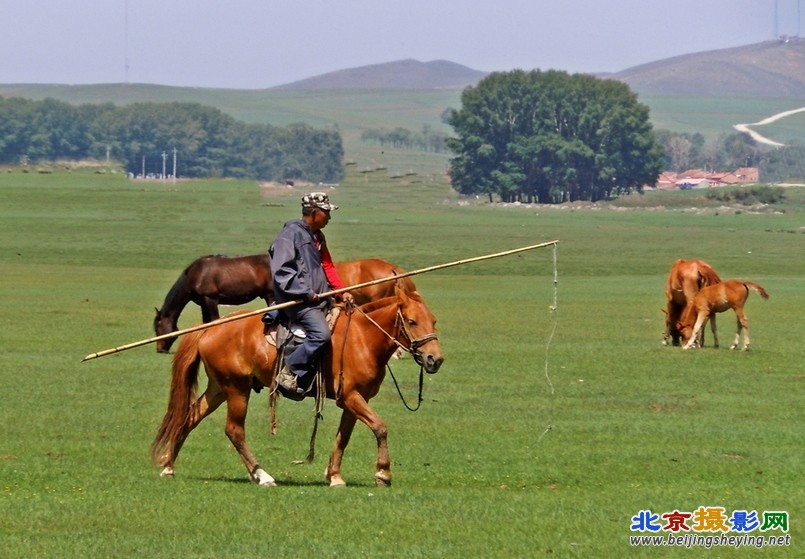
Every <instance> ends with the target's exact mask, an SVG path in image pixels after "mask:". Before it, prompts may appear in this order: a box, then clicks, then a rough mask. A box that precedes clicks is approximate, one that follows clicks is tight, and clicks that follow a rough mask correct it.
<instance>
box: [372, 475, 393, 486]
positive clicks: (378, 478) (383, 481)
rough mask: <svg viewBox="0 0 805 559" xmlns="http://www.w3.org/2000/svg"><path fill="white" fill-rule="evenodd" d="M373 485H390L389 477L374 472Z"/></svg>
mask: <svg viewBox="0 0 805 559" xmlns="http://www.w3.org/2000/svg"><path fill="white" fill-rule="evenodd" d="M375 485H376V486H377V487H391V478H386V477H384V476H382V475H380V474H375Z"/></svg>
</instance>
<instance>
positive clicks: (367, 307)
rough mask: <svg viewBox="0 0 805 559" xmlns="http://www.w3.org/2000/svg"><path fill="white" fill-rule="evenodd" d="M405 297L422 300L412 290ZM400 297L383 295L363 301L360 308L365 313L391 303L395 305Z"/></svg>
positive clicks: (416, 292) (417, 293)
mask: <svg viewBox="0 0 805 559" xmlns="http://www.w3.org/2000/svg"><path fill="white" fill-rule="evenodd" d="M406 296H407V297H410V298H411V299H414V300H415V301H419V302H422V296H421V295H420V294H419V292H418V291H412V292H411V293H406ZM399 300H400V298H399V297H398V296H397V295H389V296H388V297H383V298H382V299H377V300H375V301H369V302H368V303H364V304H363V305H361V306H360V309H361V310H362V311H363V312H365V313H367V314H368V313H371V312H374V311H376V310H379V309H384V308H386V307H389V306H391V305H396V304H397V302H398V301H399Z"/></svg>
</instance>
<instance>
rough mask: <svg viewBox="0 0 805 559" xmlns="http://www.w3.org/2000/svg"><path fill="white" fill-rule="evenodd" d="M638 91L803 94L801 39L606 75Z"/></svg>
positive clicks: (804, 66)
mask: <svg viewBox="0 0 805 559" xmlns="http://www.w3.org/2000/svg"><path fill="white" fill-rule="evenodd" d="M607 77H609V78H614V79H617V80H620V81H623V82H626V83H627V84H629V87H631V88H632V89H633V90H634V91H636V92H638V93H639V94H641V95H696V96H707V95H714V96H715V95H718V96H721V95H730V96H731V95H735V96H751V97H796V98H800V99H803V98H805V39H798V38H791V39H789V40H788V41H766V42H763V43H756V44H753V45H747V46H743V47H734V48H729V49H722V50H713V51H707V52H699V53H695V54H686V55H683V56H676V57H674V58H667V59H665V60H658V61H656V62H651V63H648V64H642V65H640V66H635V67H633V68H629V69H626V70H623V71H621V72H617V73H614V74H609V75H608V76H607Z"/></svg>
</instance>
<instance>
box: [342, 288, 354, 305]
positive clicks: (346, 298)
mask: <svg viewBox="0 0 805 559" xmlns="http://www.w3.org/2000/svg"><path fill="white" fill-rule="evenodd" d="M341 301H343V302H344V303H346V304H348V305H354V304H355V297H353V296H352V293H350V292H349V291H347V292H346V293H342V294H341Z"/></svg>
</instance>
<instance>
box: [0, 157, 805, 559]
mask: <svg viewBox="0 0 805 559" xmlns="http://www.w3.org/2000/svg"><path fill="white" fill-rule="evenodd" d="M348 170H349V174H348V178H347V180H346V181H345V182H344V183H343V184H342V185H341V186H340V187H339V188H337V189H336V190H334V191H333V192H332V196H333V198H334V199H335V200H336V201H337V203H339V204H340V205H341V209H339V210H338V211H337V212H336V213H335V214H334V219H333V221H332V223H331V224H330V226H329V227H328V229H327V232H328V239H329V240H330V244H331V248H332V250H333V252H334V253H335V255H336V257H337V258H339V259H348V258H359V257H369V256H379V257H383V258H386V259H388V260H391V261H394V262H396V263H398V264H400V265H402V266H404V267H407V268H409V269H417V268H421V267H425V266H429V265H433V264H438V263H442V262H448V261H453V260H456V259H460V258H467V257H471V256H476V255H480V254H486V253H491V252H497V251H500V250H505V249H509V248H515V247H520V246H525V245H529V244H534V243H538V242H542V241H547V240H553V239H559V241H560V243H559V247H558V250H557V269H558V278H559V281H558V284H557V291H556V295H558V307H557V311H556V312H555V313H552V312H551V311H550V310H549V307H550V306H551V305H552V304H553V302H554V295H555V292H554V284H553V271H554V269H553V254H552V252H551V250H550V249H543V250H540V251H534V252H530V253H525V254H521V255H519V256H512V257H506V258H502V259H497V260H490V261H486V262H483V263H477V264H472V265H467V266H459V267H456V268H451V269H448V270H443V271H440V272H434V273H431V274H424V275H421V276H417V278H416V281H417V284H418V285H419V288H420V290H421V292H422V293H423V295H424V296H425V298H426V299H427V301H428V303H429V305H430V307H431V308H432V310H433V311H434V313H435V314H436V315H437V317H438V318H439V329H440V330H439V332H440V338H441V340H442V344H443V348H444V350H445V354H446V357H447V359H446V362H445V365H444V366H443V367H442V370H441V371H440V372H439V373H438V374H437V375H435V376H432V377H428V378H427V379H426V385H425V401H424V403H423V406H422V409H421V410H420V411H419V412H418V413H416V414H411V413H409V412H407V411H406V410H405V409H404V408H403V407H402V405H401V403H400V401H399V398H398V396H397V394H396V392H395V391H394V389H393V386H392V385H391V384H390V383H389V384H388V385H387V386H384V388H383V390H381V393H380V395H379V396H378V397H377V398H376V400H375V401H374V406H375V408H376V409H377V410H378V412H379V413H380V414H381V415H382V416H383V417H384V419H385V420H386V422H387V424H388V426H389V432H390V435H389V436H390V438H389V441H390V449H391V456H392V471H393V473H394V476H395V478H394V486H393V487H392V488H390V489H388V490H380V489H377V488H375V487H374V485H373V484H372V475H373V469H372V466H373V462H374V454H375V451H374V442H373V440H372V437H371V435H370V433H369V431H368V429H366V428H365V427H363V426H359V427H358V428H357V429H356V433H355V436H354V437H353V440H352V443H351V444H350V447H349V449H348V451H347V454H346V457H345V460H344V475H345V478H346V480H347V482H348V483H349V487H347V488H346V489H344V490H331V489H329V488H328V487H326V486H325V485H324V484H323V482H322V481H321V474H322V472H323V469H324V465H325V462H326V460H327V455H328V453H329V449H330V446H331V444H332V438H333V436H334V433H335V429H336V425H337V417H338V413H337V410H336V409H335V407H334V406H333V405H332V404H330V405H329V406H328V407H326V408H325V410H324V416H325V422H324V423H323V424H322V425H321V426H320V429H319V437H318V445H317V457H316V459H315V461H314V463H313V464H312V465H309V466H308V465H294V464H293V461H294V460H297V459H299V458H302V457H304V456H305V454H306V453H307V444H308V438H309V435H310V429H311V427H312V413H313V410H312V406H311V405H309V403H299V404H296V403H292V402H289V401H283V402H282V403H281V405H280V408H279V432H278V434H277V435H276V436H273V437H272V436H270V435H269V433H268V427H267V421H266V412H265V410H266V398H265V393H264V392H263V393H261V394H259V395H257V394H256V395H254V396H253V398H252V406H251V408H252V409H251V414H250V416H249V420H248V425H247V429H248V435H249V439H250V442H251V444H252V446H253V448H254V450H255V452H256V453H257V455H258V456H259V457H260V459H261V463H262V465H263V466H264V467H265V468H266V470H267V471H269V472H270V473H271V474H272V475H273V476H274V477H275V478H277V480H278V482H279V484H280V485H279V486H278V487H276V488H272V489H268V490H264V489H262V488H258V487H256V486H254V485H252V484H250V483H248V482H247V480H246V472H245V470H244V469H243V466H242V464H241V463H240V461H239V459H238V458H237V454H236V453H235V451H234V450H233V449H232V448H231V446H230V445H229V442H228V440H227V439H226V437H225V435H224V433H223V419H224V418H223V413H222V412H221V411H219V412H218V413H216V414H214V415H213V416H212V417H210V418H209V419H207V420H206V421H205V422H204V423H203V424H202V425H201V426H200V427H199V428H198V429H197V430H196V431H195V432H194V433H193V434H192V435H191V436H190V438H189V440H188V442H187V444H186V445H185V448H184V449H183V451H182V455H181V456H180V458H179V462H178V464H177V478H176V479H175V480H162V479H159V478H158V475H157V473H158V472H157V470H156V469H155V468H154V467H153V466H152V465H151V464H149V462H148V459H147V448H148V445H149V443H150V441H151V440H152V438H153V435H154V433H155V429H156V427H157V425H158V423H159V421H160V420H161V417H162V414H163V413H164V406H165V402H166V400H167V390H168V385H169V382H170V380H169V358H168V357H167V356H164V355H158V354H156V353H155V352H154V351H153V349H152V348H151V347H150V346H146V347H143V348H138V349H134V350H130V351H127V352H124V353H120V354H117V355H113V356H109V357H105V358H102V359H99V360H95V361H91V362H87V363H80V360H81V358H82V357H83V356H84V355H86V354H88V353H91V352H93V351H96V350H100V349H105V348H108V347H112V346H115V345H120V344H122V343H125V342H129V341H134V340H139V339H142V338H145V337H148V336H150V335H151V330H150V325H151V319H152V317H153V308H154V307H155V306H159V305H160V303H161V301H162V298H163V297H164V295H165V293H166V292H167V289H168V288H169V286H170V285H171V283H172V282H173V281H174V279H175V278H176V276H177V275H178V273H179V271H180V270H181V269H182V267H183V266H184V265H185V264H187V263H188V262H190V261H191V260H193V259H194V258H196V257H197V256H200V255H202V254H208V253H228V254H252V253H257V252H262V251H263V250H265V248H266V246H267V244H268V243H269V242H270V240H271V239H272V238H273V236H274V235H275V234H276V232H277V231H278V230H279V227H280V226H281V224H282V223H283V222H284V221H285V220H287V219H290V218H293V217H296V215H297V212H298V195H299V192H298V191H288V190H284V189H283V190H266V189H262V190H261V189H260V188H259V187H258V185H255V184H254V183H250V182H236V181H217V182H216V181H210V182H204V181H198V182H183V183H177V184H173V183H160V182H129V181H126V180H125V179H124V178H123V177H122V175H120V174H98V173H93V172H82V171H71V172H67V171H61V172H55V173H51V174H38V173H27V174H23V173H20V172H19V171H18V170H3V173H2V174H0V194H1V195H2V198H3V204H2V206H0V266H1V267H2V271H3V273H2V275H0V308H2V311H0V391H2V394H3V395H4V399H3V400H4V401H3V405H2V406H1V407H0V422H2V425H3V437H2V438H1V439H0V480H2V483H1V485H0V489H1V491H0V541H2V546H3V556H4V557H8V558H22V557H26V558H27V557H59V558H70V557H82V558H84V557H113V556H114V557H135V556H136V557H175V556H183V557H190V556H192V557H210V558H212V557H216V558H218V557H234V556H238V557H324V556H327V557H462V556H463V557H534V556H553V557H615V556H649V557H668V556H673V555H676V554H678V551H677V552H676V553H674V549H668V548H666V549H661V548H654V549H648V548H631V547H630V546H629V543H628V537H629V535H630V534H631V532H630V531H629V526H630V524H631V520H630V519H631V517H632V516H634V515H635V514H637V513H638V511H640V510H643V509H651V510H652V511H654V512H658V513H662V512H670V511H672V510H674V509H677V510H681V511H692V510H695V509H696V508H697V507H699V506H722V507H725V508H726V509H727V510H728V511H732V510H736V509H749V510H758V511H770V510H782V511H787V512H788V513H789V515H790V534H791V536H792V543H791V546H790V547H789V548H778V549H767V550H765V551H764V552H763V555H764V556H775V557H790V556H796V555H801V549H802V545H803V538H805V531H803V528H802V526H803V523H802V522H801V519H802V518H803V517H805V507H804V506H803V503H805V491H803V486H802V479H803V474H805V468H803V463H802V448H803V443H805V435H803V433H804V432H805V430H804V429H803V427H804V425H803V414H802V405H801V394H802V383H803V379H805V376H804V375H803V370H802V363H803V362H805V350H803V346H802V334H803V330H802V319H801V312H800V309H802V308H803V306H804V305H805V279H804V278H805V259H803V258H802V255H803V251H802V249H803V243H804V242H805V236H803V235H805V234H804V233H803V229H802V228H803V226H805V194H803V191H802V190H801V189H796V188H791V189H789V190H788V191H787V197H786V201H785V203H784V204H782V205H781V206H780V207H779V208H778V209H776V210H775V209H773V208H772V209H770V208H755V209H747V208H736V207H727V208H725V207H721V206H719V205H717V204H710V202H708V201H707V200H706V199H699V198H698V196H699V195H698V194H697V193H696V192H689V193H681V192H680V193H668V194H663V193H652V194H647V195H645V196H642V197H636V198H634V199H629V200H622V201H620V202H619V203H618V204H611V205H598V206H593V207H579V206H567V207H563V208H545V207H539V206H502V205H497V206H487V205H482V204H477V205H476V204H475V203H469V201H467V200H459V199H458V198H457V197H456V196H455V195H454V194H453V193H452V192H450V190H449V189H448V188H447V186H446V185H445V184H444V182H443V181H442V180H441V178H440V176H439V175H438V174H434V175H415V176H409V177H405V178H401V179H396V180H390V179H388V178H387V176H386V174H385V173H384V172H382V171H379V172H374V173H359V172H357V170H358V169H357V166H350V167H348ZM708 204H710V205H708ZM679 257H700V258H704V259H706V260H708V261H709V262H710V263H712V264H713V265H714V266H715V268H716V269H717V270H718V271H719V273H720V274H721V275H722V277H725V278H726V277H739V278H747V279H752V280H754V281H756V282H758V283H760V284H761V285H763V286H764V287H765V288H766V289H767V290H768V291H769V293H770V294H771V299H770V300H769V301H761V300H760V299H759V298H757V297H755V296H754V295H753V296H750V300H749V302H748V305H747V313H748V315H749V318H750V322H751V327H752V341H753V349H752V350H751V351H750V352H748V353H741V352H731V351H728V350H726V349H720V350H715V349H713V348H712V347H707V348H705V349H702V350H698V351H688V352H684V351H682V350H680V349H679V348H663V347H661V346H660V344H659V340H660V335H661V332H662V328H663V315H662V313H661V312H660V308H661V307H662V305H663V302H664V301H663V284H664V279H665V277H664V276H665V273H666V272H667V269H668V267H669V266H670V264H671V263H672V262H673V261H674V260H675V259H676V258H679ZM253 308H257V306H256V305H255V306H253ZM722 316H723V318H721V320H720V321H719V324H720V326H721V327H720V331H721V333H722V339H723V340H729V339H730V337H731V335H732V333H733V330H732V328H733V325H734V319H733V318H732V316H730V315H722ZM198 319H199V313H198V311H197V309H196V308H195V307H193V308H190V309H188V311H187V313H186V314H185V315H183V317H182V319H181V321H180V324H181V325H182V326H187V325H190V324H191V323H193V322H195V321H197V320H198ZM554 328H555V331H554ZM708 335H709V333H708ZM394 367H395V374H397V376H398V378H400V379H401V380H402V389H403V391H404V392H405V393H406V395H407V396H409V397H410V396H413V395H414V393H415V390H416V370H415V368H414V367H413V365H412V363H410V361H408V362H405V361H403V362H402V363H400V364H399V365H395V366H394ZM753 552H756V550H753ZM688 554H690V555H692V556H703V557H711V556H719V557H739V556H745V555H746V554H747V552H746V551H744V550H743V549H739V550H735V549H729V548H720V549H719V550H706V549H703V548H697V549H692V550H689V552H688Z"/></svg>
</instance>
